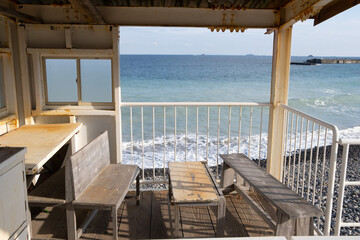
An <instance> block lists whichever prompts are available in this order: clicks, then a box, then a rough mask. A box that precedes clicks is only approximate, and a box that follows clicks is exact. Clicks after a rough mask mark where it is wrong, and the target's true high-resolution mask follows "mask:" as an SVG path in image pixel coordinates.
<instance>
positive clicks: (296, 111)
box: [280, 104, 338, 132]
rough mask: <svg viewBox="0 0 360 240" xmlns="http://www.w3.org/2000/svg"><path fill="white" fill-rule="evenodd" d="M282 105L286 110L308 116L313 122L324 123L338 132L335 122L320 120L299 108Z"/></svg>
mask: <svg viewBox="0 0 360 240" xmlns="http://www.w3.org/2000/svg"><path fill="white" fill-rule="evenodd" d="M280 107H282V108H284V109H286V110H288V111H290V112H293V113H295V114H297V115H299V116H302V117H304V118H306V119H308V120H310V121H312V122H315V123H317V124H320V125H322V126H324V127H327V128H329V129H330V130H332V131H334V132H335V131H336V132H338V128H337V127H336V126H335V125H333V124H330V123H328V122H325V121H322V120H320V119H318V118H315V117H312V116H310V115H308V114H306V113H303V112H301V111H299V110H296V109H294V108H292V107H289V106H287V105H284V104H280Z"/></svg>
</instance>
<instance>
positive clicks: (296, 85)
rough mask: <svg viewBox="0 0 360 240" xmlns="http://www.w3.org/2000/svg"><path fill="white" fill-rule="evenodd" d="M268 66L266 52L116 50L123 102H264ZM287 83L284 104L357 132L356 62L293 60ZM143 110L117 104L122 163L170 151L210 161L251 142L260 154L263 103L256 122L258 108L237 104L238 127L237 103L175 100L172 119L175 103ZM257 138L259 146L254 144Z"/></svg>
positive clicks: (152, 160) (159, 162)
mask: <svg viewBox="0 0 360 240" xmlns="http://www.w3.org/2000/svg"><path fill="white" fill-rule="evenodd" d="M308 58H309V57H292V61H295V62H302V61H305V60H307V59H308ZM271 68H272V57H271V56H256V55H244V56H218V55H213V56H211V55H121V56H120V69H121V71H120V72H121V98H122V102H269V99H270V84H271ZM289 84H290V85H289V103H288V105H289V106H291V107H294V108H296V109H298V110H300V111H302V112H304V113H307V114H310V115H311V116H314V117H316V118H319V119H321V120H323V121H326V122H328V123H331V124H334V125H336V126H337V127H338V128H339V130H340V137H342V138H359V137H360V64H318V65H313V66H307V65H291V67H290V83H289ZM142 111H143V112H142V113H141V108H139V107H133V108H132V109H131V112H130V108H128V107H125V108H123V109H122V124H123V132H122V137H123V161H124V162H125V163H138V164H139V165H142V159H143V158H144V159H145V160H144V167H145V168H146V167H151V168H152V166H155V167H160V168H161V167H163V166H164V159H174V158H176V159H179V160H185V159H186V160H208V161H209V163H210V165H216V164H218V163H219V162H218V161H219V158H218V157H217V156H218V154H219V153H220V154H221V153H227V152H237V151H240V152H245V153H246V154H247V153H248V151H249V149H250V154H251V155H253V156H254V158H256V157H257V156H259V157H260V158H266V142H267V124H268V122H267V121H268V120H267V118H268V108H263V111H262V114H263V116H264V117H263V120H262V121H261V123H260V118H259V116H260V114H261V110H260V108H254V109H253V112H252V113H251V109H250V108H246V107H244V108H243V109H241V111H242V113H241V118H242V119H243V120H242V125H241V129H240V130H239V124H238V122H239V118H240V108H239V107H237V108H236V107H233V108H232V109H231V110H229V107H221V108H220V109H219V108H218V107H210V108H207V107H198V108H196V107H188V108H187V109H185V108H184V107H177V109H176V124H175V121H174V119H175V117H174V114H175V113H174V111H175V110H174V108H173V107H167V108H166V110H165V114H164V108H163V107H155V108H154V109H153V108H152V107H144V108H143V110H142ZM208 111H209V113H208ZM219 111H220V114H219ZM229 111H231V112H229ZM196 112H198V115H197V114H196ZM250 114H251V115H252V116H253V120H252V127H251V129H250V127H249V126H250V123H249V119H250V118H249V116H250ZM141 115H142V116H143V117H142V119H141ZM164 115H165V127H164ZM207 115H209V130H207V129H208V128H207V124H208V123H207ZM219 115H220V116H221V117H220V120H219V117H218V116H219ZM196 116H198V119H197V120H196ZM229 116H230V120H231V121H230V126H231V128H230V129H229V127H228V126H229V124H228V123H229ZM256 116H257V117H256ZM130 119H131V120H132V122H133V123H132V124H130ZM185 119H187V120H185ZM260 125H261V126H260ZM196 126H197V127H196ZM218 126H220V127H219V130H218ZM142 129H143V131H142ZM175 129H176V130H175ZM304 129H305V128H304ZM229 133H230V134H229ZM260 134H261V140H260ZM229 136H230V138H229ZM239 136H240V138H239ZM239 139H240V140H239ZM259 141H262V143H261V144H260V145H261V149H260V151H259V148H257V149H255V146H258V145H259ZM164 142H165V144H164ZM218 145H219V146H220V147H219V148H218V147H217V146H218ZM249 146H250V148H249ZM251 146H254V149H251ZM228 147H230V150H229V149H228ZM175 148H176V149H175ZM251 151H253V152H251ZM175 152H176V153H175ZM257 152H259V154H258V153H257ZM165 164H166V163H165Z"/></svg>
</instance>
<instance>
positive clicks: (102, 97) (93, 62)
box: [80, 59, 112, 102]
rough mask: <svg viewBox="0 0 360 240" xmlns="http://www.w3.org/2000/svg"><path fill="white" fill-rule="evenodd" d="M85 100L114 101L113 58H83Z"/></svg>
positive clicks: (82, 78)
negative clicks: (112, 82) (112, 81)
mask: <svg viewBox="0 0 360 240" xmlns="http://www.w3.org/2000/svg"><path fill="white" fill-rule="evenodd" d="M80 69H81V97H82V101H83V102H112V84H111V60H110V59H81V60H80Z"/></svg>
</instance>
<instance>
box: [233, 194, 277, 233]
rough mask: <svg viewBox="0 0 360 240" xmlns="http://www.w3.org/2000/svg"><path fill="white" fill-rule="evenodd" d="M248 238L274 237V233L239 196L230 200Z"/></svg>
mask: <svg viewBox="0 0 360 240" xmlns="http://www.w3.org/2000/svg"><path fill="white" fill-rule="evenodd" d="M231 200H232V202H233V204H234V206H235V208H236V211H237V212H238V214H239V217H240V218H241V221H242V222H243V224H244V226H245V228H246V231H247V233H248V234H249V236H250V237H261V236H274V234H275V233H274V231H273V230H272V229H271V228H270V227H269V226H268V225H267V223H265V221H264V220H263V219H262V218H261V217H260V216H259V215H258V214H257V213H256V212H255V211H254V210H253V209H252V208H251V206H249V205H248V204H247V203H246V201H245V200H244V199H242V198H241V196H240V195H236V196H235V197H233V198H231Z"/></svg>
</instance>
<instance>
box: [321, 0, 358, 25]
mask: <svg viewBox="0 0 360 240" xmlns="http://www.w3.org/2000/svg"><path fill="white" fill-rule="evenodd" d="M359 3H360V0H338V1H335V2H332V3H330V4H328V5H326V6H325V7H324V8H323V9H321V10H320V12H319V13H318V14H317V15H316V16H315V21H314V26H316V25H318V24H320V23H322V22H324V21H326V20H328V19H329V18H332V17H333V16H335V15H337V14H339V13H341V12H343V11H345V10H347V9H349V8H352V7H353V6H355V5H357V4H359Z"/></svg>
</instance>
